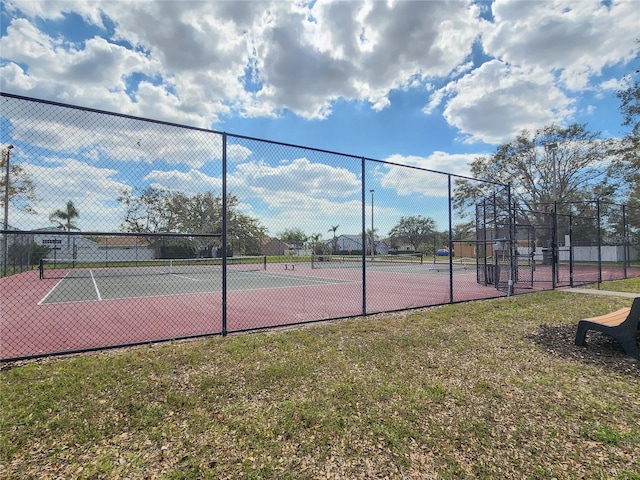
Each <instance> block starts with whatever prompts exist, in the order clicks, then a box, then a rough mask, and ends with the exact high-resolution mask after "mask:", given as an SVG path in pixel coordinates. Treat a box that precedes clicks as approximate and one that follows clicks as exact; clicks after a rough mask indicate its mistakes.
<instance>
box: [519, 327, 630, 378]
mask: <svg viewBox="0 0 640 480" xmlns="http://www.w3.org/2000/svg"><path fill="white" fill-rule="evenodd" d="M576 328H577V325H562V326H549V325H540V327H539V328H538V331H537V332H535V333H532V334H530V335H527V338H528V339H529V340H531V341H533V343H535V344H537V345H539V346H540V347H541V348H543V349H544V350H546V351H547V352H549V353H551V354H552V355H555V356H557V357H561V358H564V359H570V360H576V361H579V362H583V363H586V364H589V365H596V366H599V367H602V368H605V369H607V370H614V371H617V372H620V373H625V374H629V375H634V376H637V375H640V362H639V361H638V360H637V359H634V358H632V357H629V356H627V355H625V353H624V350H623V349H622V346H621V345H620V344H619V343H618V342H617V341H615V340H614V339H612V338H611V337H609V336H607V335H604V334H602V333H601V332H596V331H589V332H587V338H586V341H585V344H584V346H582V347H578V346H576V345H575V343H574V340H575V336H576ZM636 340H637V341H640V330H639V331H638V336H637V339H636Z"/></svg>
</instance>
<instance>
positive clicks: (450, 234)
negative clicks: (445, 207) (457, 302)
mask: <svg viewBox="0 0 640 480" xmlns="http://www.w3.org/2000/svg"><path fill="white" fill-rule="evenodd" d="M447 192H448V199H447V200H448V203H449V302H451V303H453V254H454V252H453V222H452V217H453V211H452V206H451V175H447ZM434 255H435V252H434ZM434 258H435V257H434Z"/></svg>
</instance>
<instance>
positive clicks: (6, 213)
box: [2, 145, 13, 277]
mask: <svg viewBox="0 0 640 480" xmlns="http://www.w3.org/2000/svg"><path fill="white" fill-rule="evenodd" d="M12 149H13V145H9V146H8V147H7V150H6V152H5V155H6V156H7V158H6V161H7V164H6V167H7V169H6V172H5V176H4V224H3V230H4V235H3V237H4V239H3V240H4V242H3V243H4V245H3V246H4V248H3V249H2V253H3V257H4V258H3V262H2V276H3V277H6V276H7V266H8V264H9V232H8V230H9V160H10V159H11V150H12Z"/></svg>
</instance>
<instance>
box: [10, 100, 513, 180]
mask: <svg viewBox="0 0 640 480" xmlns="http://www.w3.org/2000/svg"><path fill="white" fill-rule="evenodd" d="M0 96H2V97H8V98H14V99H16V100H23V101H25V102H35V103H42V104H45V105H51V106H55V107H61V108H71V109H74V110H81V111H84V112H89V113H98V114H101V115H109V116H112V117H120V118H126V119H129V120H137V121H140V122H147V123H155V124H157V125H166V126H170V127H176V128H184V129H188V130H195V131H200V132H207V133H212V134H216V135H223V136H224V135H226V136H228V137H233V138H241V139H244V140H251V141H256V142H263V143H269V144H272V145H279V146H283V147H290V148H300V149H304V150H309V151H312V152H318V153H326V154H329V155H338V156H341V157H345V158H351V159H354V160H361V161H362V160H365V161H368V162H375V163H382V164H385V165H392V166H397V167H403V168H409V169H412V170H419V171H423V172H430V173H437V174H439V175H447V176H449V177H455V178H459V179H463V180H473V181H477V182H482V183H486V184H490V185H495V186H500V187H503V188H507V187H508V186H509V184H505V183H500V182H495V181H491V180H484V179H479V178H473V177H468V176H465V175H459V174H455V173H448V172H441V171H438V170H431V169H428V168H423V167H416V166H414V165H405V164H402V163H396V162H389V161H387V160H380V159H375V158H369V157H364V156H362V155H354V154H351V153H343V152H336V151H332V150H326V149H322V148H316V147H309V146H306V145H297V144H292V143H286V142H279V141H276V140H268V139H264V138H258V137H250V136H247V135H240V134H236V133H228V132H222V131H219V130H212V129H208V128H202V127H194V126H189V125H182V124H179V123H174V122H167V121H165V120H154V119H151V118H144V117H138V116H135V115H128V114H125V113H116V112H110V111H107V110H100V109H96V108H89V107H81V106H78V105H71V104H66V103H61V102H56V101H52V100H42V99H38V98H33V97H26V96H24V95H17V94H14V93H7V92H0Z"/></svg>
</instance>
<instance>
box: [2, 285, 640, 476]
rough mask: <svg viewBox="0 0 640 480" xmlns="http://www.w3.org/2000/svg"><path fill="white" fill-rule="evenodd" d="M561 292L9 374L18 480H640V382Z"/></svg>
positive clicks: (7, 397) (7, 449) (6, 388)
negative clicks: (579, 335) (576, 338)
mask: <svg viewBox="0 0 640 480" xmlns="http://www.w3.org/2000/svg"><path fill="white" fill-rule="evenodd" d="M628 302H629V299H624V298H619V297H604V296H595V295H594V296H593V297H592V296H586V295H576V294H570V293H564V292H545V293H536V294H531V295H526V296H519V297H512V298H502V299H496V300H488V301H480V302H473V303H465V304H457V305H449V306H444V307H437V308H430V309H423V310H417V311H412V312H405V313H399V314H389V315H376V316H372V317H368V318H364V319H363V318H358V319H353V320H346V321H340V322H334V323H328V324H324V325H314V326H309V327H306V328H301V329H297V330H288V331H274V332H265V333H260V334H252V335H237V336H230V337H226V338H214V339H211V340H206V341H197V342H184V343H176V344H173V345H161V346H154V347H145V348H138V349H132V350H127V351H120V352H108V353H104V354H100V355H87V356H78V357H73V358H65V359H49V360H43V361H39V362H33V363H29V364H24V365H12V366H9V365H7V366H6V367H12V368H5V369H4V370H3V371H2V372H1V374H0V375H1V376H0V381H1V382H2V383H1V384H0V387H1V389H2V396H1V397H0V408H1V409H2V412H3V413H2V424H1V425H0V427H1V430H0V435H1V437H0V447H1V451H2V457H0V475H4V476H6V477H8V478H12V477H13V478H61V477H64V478H169V479H178V478H184V479H190V478H192V479H196V478H197V479H199V478H216V479H217V478H256V479H257V478H285V479H286V478H291V479H294V478H295V479H297V478H385V477H386V478H420V479H429V478H434V479H435V478H438V479H440V478H451V479H454V478H455V479H459V478H514V479H517V478H528V479H529V478H540V479H542V478H544V479H546V478H553V477H555V478H559V479H574V478H596V479H597V478H602V479H605V478H616V479H627V480H630V479H636V480H637V479H640V475H639V474H638V472H640V369H639V366H638V362H637V361H634V360H631V359H628V358H627V357H625V356H624V355H623V353H622V350H621V349H620V347H619V346H618V345H616V344H615V343H614V342H609V341H607V340H606V339H603V338H600V337H599V336H597V335H593V336H589V337H588V338H587V346H585V347H575V346H574V345H573V337H572V336H571V335H570V334H571V333H575V326H576V324H577V320H578V319H579V318H581V317H586V316H593V315H597V314H601V313H604V312H606V311H610V310H614V309H617V308H620V307H621V306H625V305H627V304H628Z"/></svg>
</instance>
